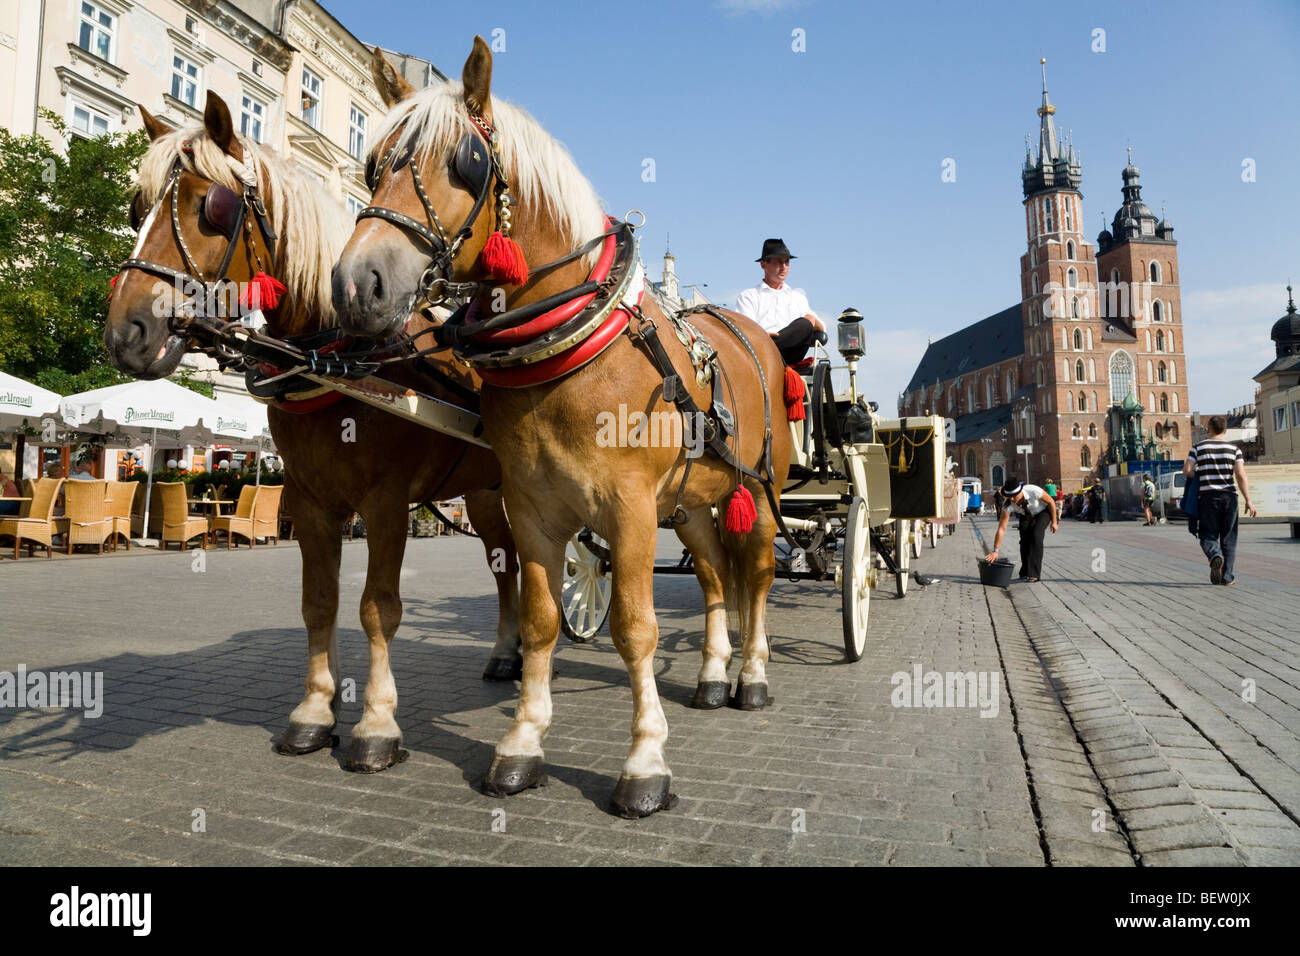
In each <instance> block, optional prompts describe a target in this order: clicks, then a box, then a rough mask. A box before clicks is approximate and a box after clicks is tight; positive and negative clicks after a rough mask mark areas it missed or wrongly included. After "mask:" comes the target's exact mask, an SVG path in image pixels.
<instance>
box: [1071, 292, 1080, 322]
mask: <svg viewBox="0 0 1300 956" xmlns="http://www.w3.org/2000/svg"><path fill="white" fill-rule="evenodd" d="M1078 317H1079V297H1078V296H1077V295H1076V296H1075V297H1074V298H1072V299H1071V300H1070V318H1072V319H1077V318H1078Z"/></svg>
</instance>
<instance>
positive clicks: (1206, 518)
mask: <svg viewBox="0 0 1300 956" xmlns="http://www.w3.org/2000/svg"><path fill="white" fill-rule="evenodd" d="M1196 503H1197V506H1198V509H1199V511H1200V526H1199V528H1198V529H1197V537H1198V538H1200V541H1201V550H1202V551H1204V552H1205V556H1206V557H1207V558H1209V559H1210V560H1214V558H1215V556H1216V555H1217V556H1221V557H1222V558H1223V583H1224V584H1227V583H1228V582H1229V581H1231V580H1232V579H1233V577H1234V575H1233V573H1232V566H1233V564H1234V563H1235V562H1236V560H1237V493H1236V492H1235V491H1202V492H1201V493H1200V494H1199V495H1198V496H1197V499H1196Z"/></svg>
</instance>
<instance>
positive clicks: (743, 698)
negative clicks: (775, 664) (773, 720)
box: [731, 681, 767, 710]
mask: <svg viewBox="0 0 1300 956" xmlns="http://www.w3.org/2000/svg"><path fill="white" fill-rule="evenodd" d="M731 706H732V707H734V708H736V709H737V710H762V709H763V708H764V707H766V706H767V685H766V684H745V683H742V682H741V681H736V696H735V697H733V698H731Z"/></svg>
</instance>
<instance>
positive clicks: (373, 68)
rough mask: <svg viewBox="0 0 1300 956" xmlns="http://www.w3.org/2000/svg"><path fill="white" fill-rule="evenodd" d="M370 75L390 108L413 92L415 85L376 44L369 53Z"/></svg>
mask: <svg viewBox="0 0 1300 956" xmlns="http://www.w3.org/2000/svg"><path fill="white" fill-rule="evenodd" d="M370 76H371V77H372V78H373V79H374V81H375V86H377V87H379V95H380V96H381V97H382V98H383V100H384V105H385V106H387V107H389V108H390V109H391V108H392V107H394V106H396V105H397V104H398V103H400V102H401V101H402V100H404V99H406V98H407V97H408V96H410V95H411V94H412V93H414V92H415V87H413V86H412V85H411V84H410V83H408V82H406V77H404V76H402V74H400V73H398V72H397V67H395V66H393V64H392V61H390V60H389V59H388V57H386V56H385V55H384V51H383V50H381V49H380V48H379V46H378V45H377V44H376V46H375V48H374V50H373V51H372V52H371V54H370Z"/></svg>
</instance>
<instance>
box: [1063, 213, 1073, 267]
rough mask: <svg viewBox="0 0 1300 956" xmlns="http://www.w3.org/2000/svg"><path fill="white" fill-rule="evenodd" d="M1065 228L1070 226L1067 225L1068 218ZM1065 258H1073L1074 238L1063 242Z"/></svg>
mask: <svg viewBox="0 0 1300 956" xmlns="http://www.w3.org/2000/svg"><path fill="white" fill-rule="evenodd" d="M1065 228H1067V229H1068V228H1070V227H1069V224H1068V220H1067V224H1066V227H1065ZM1065 258H1067V259H1073V258H1074V240H1073V239H1071V240H1070V241H1069V242H1067V243H1066V244H1065Z"/></svg>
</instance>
